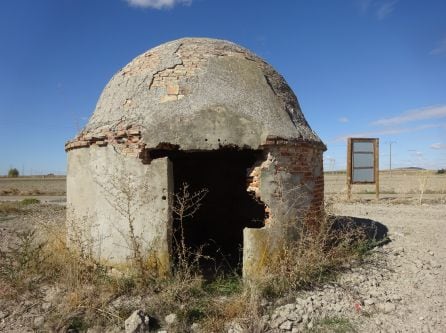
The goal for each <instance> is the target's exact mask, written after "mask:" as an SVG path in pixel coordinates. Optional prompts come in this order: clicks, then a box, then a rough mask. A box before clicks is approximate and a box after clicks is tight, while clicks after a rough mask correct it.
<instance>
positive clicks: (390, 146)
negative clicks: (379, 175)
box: [386, 141, 396, 177]
mask: <svg viewBox="0 0 446 333" xmlns="http://www.w3.org/2000/svg"><path fill="white" fill-rule="evenodd" d="M394 143H396V141H387V142H386V144H388V145H389V148H390V154H389V170H390V177H392V144H394Z"/></svg>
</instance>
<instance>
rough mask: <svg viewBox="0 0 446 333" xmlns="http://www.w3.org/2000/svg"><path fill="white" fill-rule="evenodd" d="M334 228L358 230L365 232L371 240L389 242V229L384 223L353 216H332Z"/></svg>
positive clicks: (382, 242) (336, 229)
mask: <svg viewBox="0 0 446 333" xmlns="http://www.w3.org/2000/svg"><path fill="white" fill-rule="evenodd" d="M330 219H331V221H332V224H331V226H332V230H333V231H340V230H352V231H354V230H358V231H362V232H364V234H365V235H366V237H367V239H368V240H369V241H373V242H376V243H378V244H380V245H382V244H385V243H388V242H389V239H388V237H387V234H388V231H389V229H388V228H387V227H386V226H385V225H384V224H382V223H380V222H377V221H374V220H371V219H365V218H360V217H353V216H330Z"/></svg>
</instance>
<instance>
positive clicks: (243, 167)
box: [168, 149, 266, 275]
mask: <svg viewBox="0 0 446 333" xmlns="http://www.w3.org/2000/svg"><path fill="white" fill-rule="evenodd" d="M168 156H169V158H170V160H171V161H172V166H173V178H174V191H175V193H176V194H178V193H182V187H183V186H184V185H185V184H187V186H188V193H189V195H193V194H194V193H199V192H200V191H202V190H206V191H207V193H206V195H205V196H204V197H203V199H202V201H201V202H200V207H199V209H198V210H197V211H196V212H195V213H194V214H193V216H186V217H184V218H183V221H182V226H183V231H184V232H183V233H181V225H180V221H179V218H178V216H177V214H174V222H173V236H174V237H175V239H174V240H176V242H178V241H179V240H180V238H181V234H183V235H184V242H185V245H186V246H187V247H188V248H190V249H191V250H192V251H197V250H199V249H202V253H203V255H204V256H207V257H209V258H210V259H209V260H206V259H203V260H201V261H200V265H201V269H202V271H203V273H205V274H210V275H212V274H214V273H215V272H216V271H217V270H223V271H234V270H237V271H239V272H240V271H241V260H242V245H243V229H244V228H245V227H248V228H261V227H263V226H264V221H265V214H266V213H265V205H264V204H263V203H262V202H260V201H258V200H257V199H255V198H254V195H253V194H252V193H250V192H248V191H247V173H248V170H249V169H250V168H251V167H252V166H253V165H254V163H255V162H256V161H258V160H259V159H261V157H262V152H261V151H257V150H246V149H245V150H235V149H220V150H215V151H206V152H202V151H200V152H183V151H174V152H170V153H168ZM177 199H178V198H177ZM176 205H178V202H177V203H176ZM176 242H175V241H174V242H173V253H174V254H175V251H176V250H177V248H176V246H175V243H176ZM174 260H175V255H174Z"/></svg>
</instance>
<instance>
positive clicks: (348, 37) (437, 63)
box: [0, 0, 446, 175]
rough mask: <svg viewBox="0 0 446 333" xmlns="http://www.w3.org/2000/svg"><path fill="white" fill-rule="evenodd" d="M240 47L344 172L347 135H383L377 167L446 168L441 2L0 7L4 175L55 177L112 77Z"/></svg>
mask: <svg viewBox="0 0 446 333" xmlns="http://www.w3.org/2000/svg"><path fill="white" fill-rule="evenodd" d="M186 36H187V37H194V36H197V37H213V38H222V39H227V40H231V41H234V42H236V43H238V44H241V45H243V46H245V47H247V48H249V49H251V50H252V51H254V52H255V53H257V54H258V55H259V56H261V57H263V58H264V59H266V60H267V61H268V62H269V63H271V64H272V65H273V66H274V67H275V68H276V69H277V70H278V71H279V72H280V73H281V74H282V75H283V76H284V77H285V79H286V80H287V81H288V83H289V84H290V86H291V87H292V88H293V90H294V91H295V93H296V95H297V96H298V99H299V102H300V104H301V106H302V109H303V112H304V114H305V116H306V118H307V120H308V121H309V123H310V125H311V126H312V128H313V129H314V130H315V131H316V132H317V133H318V134H319V135H320V136H321V138H322V139H323V140H324V142H325V143H326V144H327V146H328V151H327V152H326V153H325V155H324V159H325V168H326V170H331V169H342V168H344V167H345V158H346V152H345V150H346V144H345V140H344V139H345V137H348V136H368V137H379V138H380V140H381V152H380V153H381V154H380V155H381V156H380V161H381V168H388V163H389V145H388V144H386V142H395V143H394V144H393V146H392V152H393V154H392V162H393V163H392V164H393V166H394V167H404V166H420V167H426V168H440V167H442V168H445V167H446V1H444V0H425V1H420V0H324V1H323V0H313V1H309V0H307V1H304V0H287V1H286V0H278V1H271V0H270V1H266V0H265V1H264V0H244V1H240V0H239V1H232V0H225V1H217V0H188V1H186V0H40V1H36V0H20V1H11V0H9V1H8V0H5V1H1V3H0V66H1V74H0V175H1V174H5V173H6V172H7V170H8V169H9V168H10V167H17V168H18V169H19V170H20V171H21V170H22V169H23V170H24V171H25V174H30V173H33V174H36V173H50V172H53V173H65V169H66V155H65V152H64V142H65V141H67V140H68V139H70V138H72V137H74V136H75V134H76V133H77V132H78V131H79V130H80V129H81V128H82V127H83V125H84V124H85V123H86V121H87V120H88V118H89V116H90V115H91V114H92V112H93V110H94V108H95V104H96V101H97V99H98V97H99V94H100V93H101V91H102V89H103V87H104V86H105V84H106V83H107V81H108V80H109V79H110V78H111V76H112V75H113V74H114V73H115V72H116V71H117V70H119V69H120V68H121V67H123V66H124V65H125V64H127V63H128V62H129V61H130V60H131V59H133V58H134V57H135V56H137V55H138V54H140V53H142V52H144V51H146V50H148V49H150V48H152V47H154V46H156V45H158V44H161V43H163V42H166V41H169V40H172V39H177V38H181V37H186Z"/></svg>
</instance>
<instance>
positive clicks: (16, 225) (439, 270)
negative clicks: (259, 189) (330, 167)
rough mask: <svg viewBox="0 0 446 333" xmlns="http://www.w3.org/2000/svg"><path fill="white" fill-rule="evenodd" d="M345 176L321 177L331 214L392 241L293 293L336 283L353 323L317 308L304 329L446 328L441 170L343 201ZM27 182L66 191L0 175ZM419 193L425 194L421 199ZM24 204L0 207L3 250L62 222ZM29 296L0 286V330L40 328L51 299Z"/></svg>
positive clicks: (12, 183)
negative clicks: (367, 224) (382, 230)
mask: <svg viewBox="0 0 446 333" xmlns="http://www.w3.org/2000/svg"><path fill="white" fill-rule="evenodd" d="M344 177H345V175H336V174H334V175H333V174H331V175H327V176H326V198H327V199H328V200H333V201H334V202H335V204H334V210H335V213H336V214H338V215H343V216H352V217H360V218H367V219H371V220H373V221H376V222H378V223H381V224H383V225H384V226H385V227H386V228H387V229H388V235H389V238H390V240H391V241H390V242H389V243H388V244H386V245H384V246H383V247H379V248H376V249H374V250H373V256H372V257H373V258H374V259H373V260H372V261H370V262H369V263H368V264H367V263H366V264H364V265H363V266H361V267H359V268H358V267H355V268H351V269H350V270H347V271H346V272H345V273H343V274H342V275H341V276H340V277H339V280H338V281H336V282H333V283H331V284H330V285H329V286H328V287H327V288H325V289H322V290H318V291H305V292H304V295H297V298H302V297H310V298H311V299H314V297H313V296H311V295H317V297H319V298H320V299H321V302H322V303H323V302H324V300H328V299H329V298H328V296H329V295H328V292H330V293H332V294H333V289H335V290H338V291H339V293H340V295H339V300H338V301H337V302H338V307H339V309H338V310H337V311H338V312H337V314H336V316H337V317H341V318H345V320H347V321H348V322H349V323H350V324H351V325H350V324H349V325H347V326H345V327H343V328H342V330H335V329H334V328H330V326H329V325H328V326H327V327H324V326H323V325H322V326H320V325H319V326H318V325H317V322H318V318H319V319H321V318H324V317H333V313H331V312H328V310H327V311H326V310H324V309H323V308H322V309H320V310H318V311H319V312H317V313H316V312H315V313H314V314H313V315H314V316H315V317H314V320H313V321H309V325H310V323H311V326H308V328H305V329H306V330H307V331H310V332H334V331H336V332H446V242H445V235H446V200H445V199H446V194H445V193H446V175H436V174H434V173H410V174H405V173H401V174H392V177H390V175H384V176H382V177H381V186H382V189H385V191H384V192H386V191H387V192H392V193H387V194H386V193H384V194H383V196H382V199H381V200H380V201H378V202H376V201H375V200H374V199H373V197H374V195H373V194H371V193H367V191H366V190H365V188H366V187H361V186H357V187H356V188H354V190H355V192H356V193H355V196H354V198H353V200H352V202H346V201H345V200H344V198H345V196H344V195H345V192H343V186H344V185H343V184H344V181H345V178H344ZM423 177H424V178H423ZM45 184H48V186H47V185H45ZM27 186H30V187H31V188H32V189H36V188H37V189H40V190H41V191H42V193H45V194H46V195H47V196H48V194H49V193H58V194H60V193H61V192H62V191H64V186H65V180H64V179H63V178H58V179H51V180H48V179H38V180H25V181H23V179H20V178H19V180H5V179H0V191H1V190H2V189H5V188H11V187H15V188H17V189H19V190H20V191H21V192H23V193H26V191H29V188H28V187H27ZM420 186H421V187H422V190H423V191H420ZM417 191H418V192H417ZM421 192H424V193H423V196H422V200H421V204H420V200H419V199H420V196H421ZM426 193H427V194H426ZM9 197H10V196H9ZM4 198H5V197H3V198H0V201H2V200H3V199H4ZM10 198H11V197H10ZM20 198H22V197H21V196H17V199H20ZM61 200H63V197H62V199H61ZM26 209H27V212H26V213H25V214H22V213H14V212H12V213H9V214H3V215H2V214H0V240H1V242H0V245H1V246H0V249H2V250H5V249H6V248H7V246H8V244H10V243H11V242H13V241H14V236H13V235H14V233H15V232H16V231H21V230H26V229H29V228H33V227H34V226H35V225H36V224H38V223H39V221H42V220H52V221H54V223H63V222H64V216H65V209H64V207H61V206H60V205H43V204H38V205H31V206H30V207H29V208H26ZM28 297H29V295H19V296H18V297H17V299H15V300H10V299H4V298H3V297H2V290H1V288H0V331H1V332H35V331H39V330H38V329H36V325H37V324H39V321H44V320H45V316H46V315H47V314H48V312H49V311H50V310H49V309H48V306H51V305H48V301H45V300H43V299H42V300H38V299H29V298H28ZM324 311H325V312H324ZM316 316H318V317H316ZM36 322H37V323H36ZM292 324H293V323H291V324H289V325H288V326H289V327H290V329H279V328H277V329H275V330H274V329H272V330H269V331H268V332H298V331H300V330H297V329H296V327H297V324H296V326H295V329H294V330H293V329H292V328H291V327H293V326H292ZM283 327H285V326H283Z"/></svg>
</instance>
